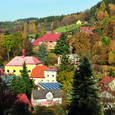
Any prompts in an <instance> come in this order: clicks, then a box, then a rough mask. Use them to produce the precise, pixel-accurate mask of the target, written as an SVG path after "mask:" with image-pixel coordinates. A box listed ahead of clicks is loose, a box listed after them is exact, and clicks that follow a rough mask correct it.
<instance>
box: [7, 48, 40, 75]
mask: <svg viewBox="0 0 115 115" xmlns="http://www.w3.org/2000/svg"><path fill="white" fill-rule="evenodd" d="M24 61H25V63H26V67H27V70H28V74H29V75H30V74H31V71H32V69H33V68H34V67H35V66H37V65H42V62H41V61H39V60H38V59H37V58H35V57H33V56H25V50H24V49H23V50H22V56H16V57H14V58H13V59H12V60H11V61H10V62H9V63H7V64H6V65H5V73H6V74H9V73H13V74H15V75H18V76H19V75H20V74H21V71H22V69H23V64H24Z"/></svg>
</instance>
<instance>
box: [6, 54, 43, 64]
mask: <svg viewBox="0 0 115 115" xmlns="http://www.w3.org/2000/svg"><path fill="white" fill-rule="evenodd" d="M24 61H25V62H26V64H27V65H37V64H40V63H42V62H41V61H39V60H38V59H37V58H35V57H32V56H25V57H22V56H16V57H14V58H13V59H12V60H11V61H10V62H9V63H7V64H6V65H5V66H22V65H23V63H24Z"/></svg>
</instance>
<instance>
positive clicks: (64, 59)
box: [58, 53, 74, 73]
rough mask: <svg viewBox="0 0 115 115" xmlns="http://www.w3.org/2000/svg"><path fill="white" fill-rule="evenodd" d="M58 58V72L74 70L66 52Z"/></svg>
mask: <svg viewBox="0 0 115 115" xmlns="http://www.w3.org/2000/svg"><path fill="white" fill-rule="evenodd" d="M60 58H61V63H60V65H59V67H58V73H60V72H62V71H64V70H66V71H67V72H71V71H73V70H74V65H73V63H72V61H71V60H70V59H69V56H68V55H67V53H64V54H62V55H61V56H60Z"/></svg>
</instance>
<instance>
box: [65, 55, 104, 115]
mask: <svg viewBox="0 0 115 115" xmlns="http://www.w3.org/2000/svg"><path fill="white" fill-rule="evenodd" d="M73 79H74V80H73V89H72V91H71V95H70V98H71V99H70V104H69V110H68V112H67V115H103V112H102V109H101V105H100V102H99V99H100V97H99V94H98V92H97V91H98V88H96V87H95V86H94V85H95V82H96V81H95V77H94V75H93V73H92V69H91V64H90V63H89V61H88V59H87V58H86V57H83V58H82V59H81V63H80V65H79V69H76V71H75V73H74V78H73Z"/></svg>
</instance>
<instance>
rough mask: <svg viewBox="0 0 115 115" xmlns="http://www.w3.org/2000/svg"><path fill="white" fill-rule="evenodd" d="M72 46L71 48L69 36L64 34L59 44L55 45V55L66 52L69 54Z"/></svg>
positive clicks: (58, 41)
mask: <svg viewBox="0 0 115 115" xmlns="http://www.w3.org/2000/svg"><path fill="white" fill-rule="evenodd" d="M69 49H70V46H69V40H68V39H67V36H66V35H65V34H64V33H62V34H61V35H60V39H58V40H57V44H56V45H55V51H54V53H55V54H63V53H64V52H66V53H69V52H70V51H69Z"/></svg>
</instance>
